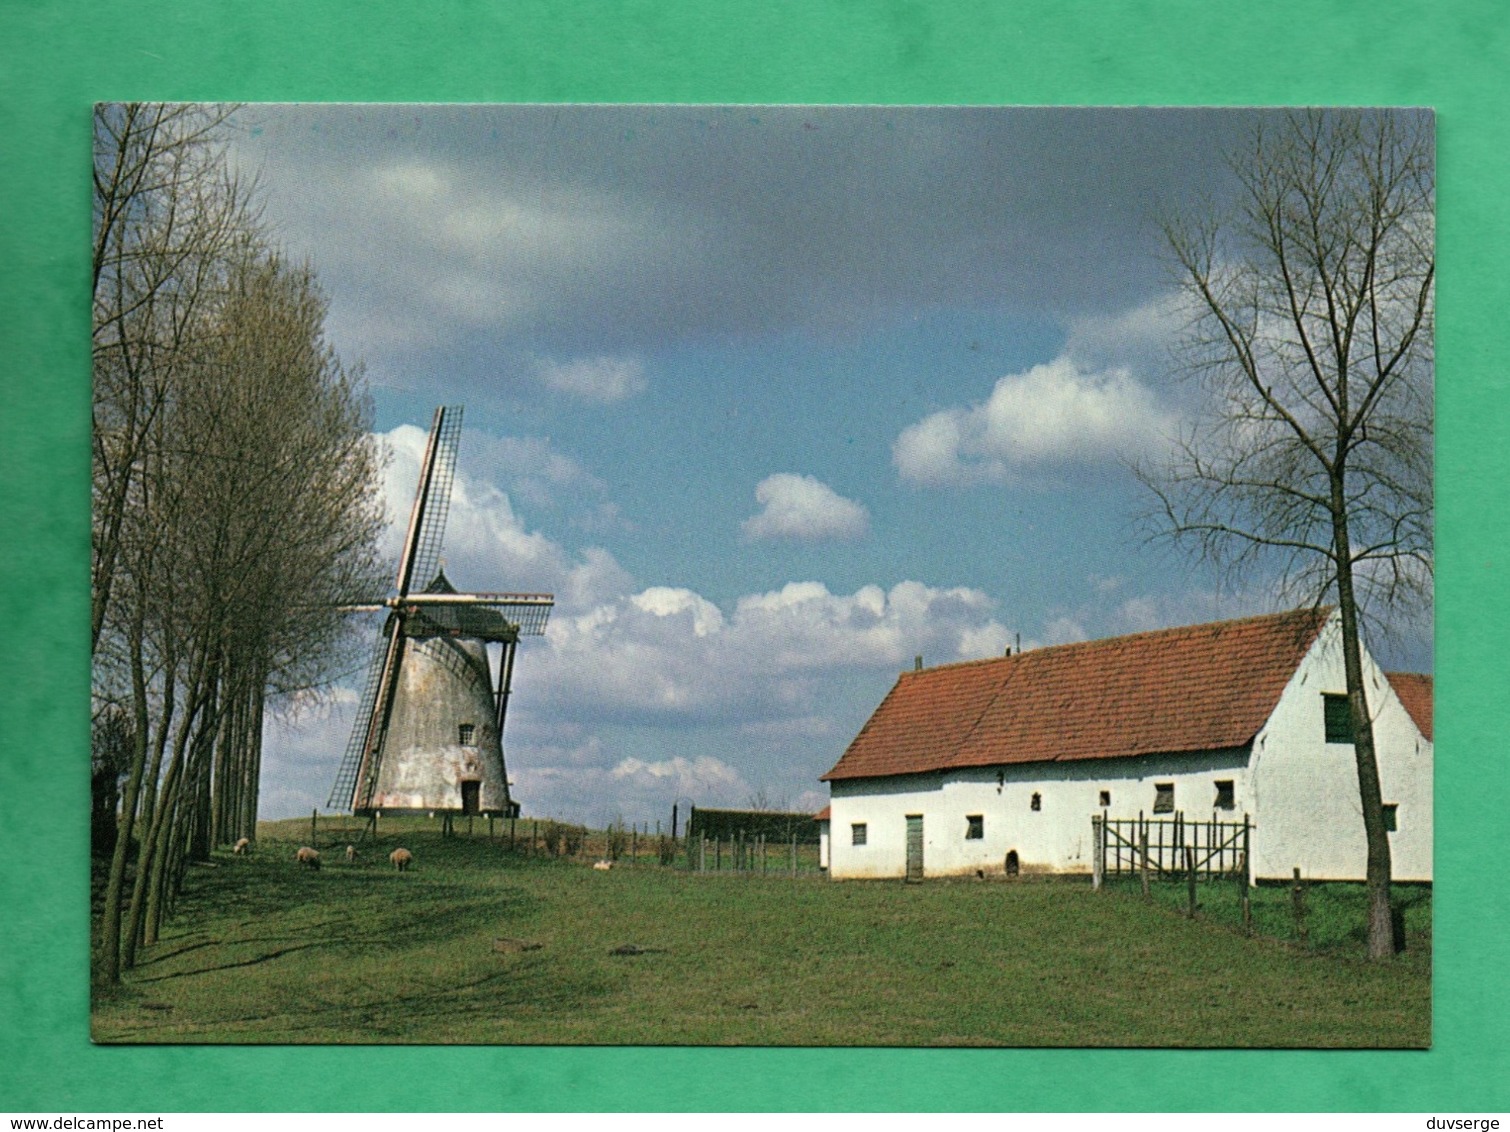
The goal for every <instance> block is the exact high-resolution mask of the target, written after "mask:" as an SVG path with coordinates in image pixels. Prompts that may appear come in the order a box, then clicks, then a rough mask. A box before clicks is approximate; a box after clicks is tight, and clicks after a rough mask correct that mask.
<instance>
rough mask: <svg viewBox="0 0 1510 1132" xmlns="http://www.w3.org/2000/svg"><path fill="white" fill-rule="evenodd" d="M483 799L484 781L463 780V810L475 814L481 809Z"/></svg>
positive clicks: (465, 812)
mask: <svg viewBox="0 0 1510 1132" xmlns="http://www.w3.org/2000/svg"><path fill="white" fill-rule="evenodd" d="M481 801H482V783H481V782H479V781H477V780H475V779H474V780H471V781H463V782H462V784H461V812H462V813H464V814H475V813H477V812H478V810H479V808H480V807H479V803H480V802H481Z"/></svg>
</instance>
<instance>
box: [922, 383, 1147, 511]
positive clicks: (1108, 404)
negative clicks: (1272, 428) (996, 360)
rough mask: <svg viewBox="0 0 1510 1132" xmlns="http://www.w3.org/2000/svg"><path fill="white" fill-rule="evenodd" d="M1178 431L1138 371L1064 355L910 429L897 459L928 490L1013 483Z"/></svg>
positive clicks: (1131, 451)
mask: <svg viewBox="0 0 1510 1132" xmlns="http://www.w3.org/2000/svg"><path fill="white" fill-rule="evenodd" d="M1172 427H1173V422H1172V419H1171V418H1170V416H1169V414H1168V413H1167V412H1165V411H1164V410H1163V409H1162V408H1161V407H1160V406H1159V404H1158V402H1157V400H1156V398H1155V397H1154V395H1153V394H1152V393H1151V392H1150V391H1149V390H1148V389H1146V388H1145V387H1144V386H1142V385H1140V384H1139V383H1138V382H1137V381H1136V380H1135V379H1134V378H1133V376H1132V374H1131V372H1130V371H1128V370H1126V369H1110V370H1104V371H1099V372H1085V371H1082V370H1081V369H1080V368H1079V367H1077V366H1076V365H1075V363H1074V362H1072V361H1070V360H1069V359H1068V358H1067V357H1060V358H1057V359H1055V360H1054V361H1052V362H1049V363H1048V364H1046V365H1038V366H1034V367H1033V368H1032V369H1030V370H1028V371H1027V372H1026V373H1020V374H1010V375H1008V376H1006V377H1003V378H1001V379H1000V380H999V381H998V382H997V383H996V387H995V389H993V390H992V392H991V396H990V397H989V398H988V399H987V400H986V401H985V402H984V403H983V404H977V405H972V406H970V407H969V408H962V409H959V408H957V409H945V410H943V411H941V412H937V413H934V414H932V415H931V416H928V417H925V418H923V419H922V420H921V421H919V422H918V423H917V424H914V425H910V426H909V427H907V428H906V429H904V430H903V431H902V433H901V435H900V436H899V437H897V441H896V444H895V446H894V448H893V459H894V461H895V463H896V466H897V469H898V471H899V472H900V473H901V475H902V478H903V479H905V480H908V481H910V482H912V483H917V484H922V485H924V486H928V487H939V486H946V485H967V484H976V483H1009V482H1014V481H1017V480H1019V479H1021V478H1022V476H1023V475H1024V474H1025V473H1030V472H1033V471H1036V470H1040V469H1052V468H1055V467H1063V466H1065V465H1071V464H1081V465H1094V464H1101V463H1105V462H1108V461H1111V460H1114V459H1117V458H1118V457H1129V456H1135V455H1137V454H1138V453H1140V452H1143V451H1146V450H1147V449H1148V448H1149V447H1151V446H1153V445H1155V444H1157V443H1159V441H1160V439H1161V438H1162V437H1164V436H1166V435H1168V434H1169V433H1170V432H1171V431H1172Z"/></svg>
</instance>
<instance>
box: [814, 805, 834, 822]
mask: <svg viewBox="0 0 1510 1132" xmlns="http://www.w3.org/2000/svg"><path fill="white" fill-rule="evenodd" d="M832 809H833V807H832V806H824V807H823V809H821V810H819V811H818V812H817V813H816V814H814V815H813V820H814V821H828V819H829V816H830V813H829V811H831V810H832Z"/></svg>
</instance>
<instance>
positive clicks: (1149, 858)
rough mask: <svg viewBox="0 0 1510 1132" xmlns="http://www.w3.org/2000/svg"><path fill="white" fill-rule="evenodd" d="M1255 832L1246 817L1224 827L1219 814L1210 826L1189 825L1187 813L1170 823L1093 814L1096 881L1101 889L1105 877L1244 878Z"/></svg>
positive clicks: (1213, 816) (1169, 819)
mask: <svg viewBox="0 0 1510 1132" xmlns="http://www.w3.org/2000/svg"><path fill="white" fill-rule="evenodd" d="M1255 828H1257V827H1256V826H1254V825H1253V823H1252V822H1251V821H1249V819H1248V815H1247V814H1244V815H1243V820H1242V821H1221V820H1219V819H1218V818H1217V816H1216V815H1215V814H1213V815H1212V816H1211V818H1210V820H1209V821H1189V820H1187V819H1186V817H1185V815H1184V813H1175V814H1173V815H1171V816H1170V817H1167V818H1148V817H1145V816H1144V815H1143V814H1141V813H1140V814H1138V816H1137V817H1135V818H1114V817H1110V816H1108V815H1107V814H1106V813H1104V812H1103V813H1099V814H1093V815H1091V835H1092V842H1091V843H1092V845H1093V846H1094V849H1093V855H1094V859H1093V862H1092V875H1093V877H1094V880H1095V882H1096V883H1097V884H1098V885H1099V884H1100V882H1101V879H1102V878H1103V877H1107V876H1127V875H1129V874H1134V875H1138V874H1142V875H1151V876H1152V877H1153V878H1155V879H1164V880H1175V879H1183V878H1185V877H1187V876H1190V875H1192V874H1199V875H1201V876H1204V877H1206V878H1208V879H1210V878H1213V877H1231V876H1246V875H1247V871H1248V859H1249V858H1248V850H1249V845H1250V840H1251V834H1252V831H1253V830H1254V829H1255ZM1187 850H1189V855H1188V856H1187V855H1186V851H1187Z"/></svg>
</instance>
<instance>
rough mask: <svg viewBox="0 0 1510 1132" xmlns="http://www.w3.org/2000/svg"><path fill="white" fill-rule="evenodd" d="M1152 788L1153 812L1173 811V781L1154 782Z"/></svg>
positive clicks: (1169, 812) (1168, 812)
mask: <svg viewBox="0 0 1510 1132" xmlns="http://www.w3.org/2000/svg"><path fill="white" fill-rule="evenodd" d="M1153 790H1154V794H1153V812H1154V813H1156V814H1172V813H1174V783H1173V782H1155V783H1154V784H1153Z"/></svg>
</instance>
